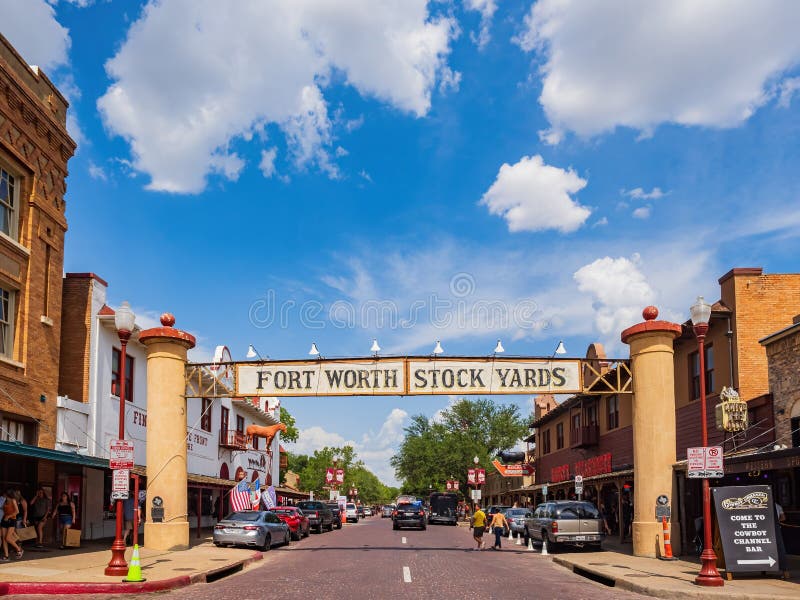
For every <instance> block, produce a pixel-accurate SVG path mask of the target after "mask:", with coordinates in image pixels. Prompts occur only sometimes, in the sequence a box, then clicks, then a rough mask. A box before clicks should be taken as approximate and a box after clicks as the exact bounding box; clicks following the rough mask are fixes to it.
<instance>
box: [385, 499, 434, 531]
mask: <svg viewBox="0 0 800 600" xmlns="http://www.w3.org/2000/svg"><path fill="white" fill-rule="evenodd" d="M393 520H394V524H393V525H392V529H400V528H401V527H419V528H420V529H422V530H423V531H424V530H425V529H427V521H426V520H425V511H424V510H422V507H421V506H420V505H419V504H410V503H408V502H401V503H400V504H398V505H397V508H396V509H395V511H394V517H393Z"/></svg>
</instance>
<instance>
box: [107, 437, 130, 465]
mask: <svg viewBox="0 0 800 600" xmlns="http://www.w3.org/2000/svg"><path fill="white" fill-rule="evenodd" d="M109 452H110V458H109V460H108V466H109V468H110V469H113V470H116V469H132V468H133V442H131V441H130V440H111V446H110V449H109Z"/></svg>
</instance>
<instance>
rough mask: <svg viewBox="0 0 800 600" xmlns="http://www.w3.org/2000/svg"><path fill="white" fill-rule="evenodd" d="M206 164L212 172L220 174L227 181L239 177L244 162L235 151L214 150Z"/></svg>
mask: <svg viewBox="0 0 800 600" xmlns="http://www.w3.org/2000/svg"><path fill="white" fill-rule="evenodd" d="M208 164H209V167H210V169H211V171H212V172H214V173H220V174H222V175H223V176H224V177H225V179H227V180H229V181H236V180H237V179H239V173H241V172H242V169H243V168H244V164H245V163H244V160H242V158H241V157H240V156H239V155H238V154H236V153H235V152H231V153H230V154H227V153H223V152H215V153H214V154H212V155H211V158H210V159H209V163H208Z"/></svg>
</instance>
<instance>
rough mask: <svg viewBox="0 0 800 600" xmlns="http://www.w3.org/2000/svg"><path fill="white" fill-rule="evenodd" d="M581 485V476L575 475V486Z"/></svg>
mask: <svg viewBox="0 0 800 600" xmlns="http://www.w3.org/2000/svg"><path fill="white" fill-rule="evenodd" d="M581 483H583V475H575V485H578V484H581Z"/></svg>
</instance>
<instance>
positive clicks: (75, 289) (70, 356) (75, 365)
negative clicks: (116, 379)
mask: <svg viewBox="0 0 800 600" xmlns="http://www.w3.org/2000/svg"><path fill="white" fill-rule="evenodd" d="M61 304H62V307H61V310H62V314H63V315H64V321H63V325H62V328H61V365H60V367H61V368H60V372H59V378H58V392H59V394H61V395H65V396H69V397H70V398H71V399H72V400H77V401H78V402H88V400H89V352H90V349H89V342H90V335H89V334H90V325H91V317H92V315H91V306H92V278H91V277H90V276H84V277H76V276H74V275H72V274H68V275H67V277H65V278H64V287H63V296H62V302H61Z"/></svg>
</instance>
